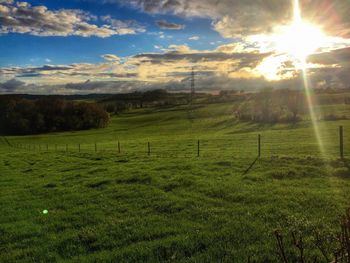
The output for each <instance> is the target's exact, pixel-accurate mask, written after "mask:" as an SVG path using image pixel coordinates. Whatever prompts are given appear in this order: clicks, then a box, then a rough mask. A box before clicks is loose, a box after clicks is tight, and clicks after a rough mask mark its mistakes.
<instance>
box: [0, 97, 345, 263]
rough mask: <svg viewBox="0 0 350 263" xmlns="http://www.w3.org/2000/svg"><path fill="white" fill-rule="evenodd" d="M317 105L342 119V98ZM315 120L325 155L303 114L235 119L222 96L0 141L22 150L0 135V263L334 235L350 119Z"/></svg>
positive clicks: (222, 250) (219, 256)
mask: <svg viewBox="0 0 350 263" xmlns="http://www.w3.org/2000/svg"><path fill="white" fill-rule="evenodd" d="M319 110H320V111H327V112H331V113H334V114H338V115H344V116H345V117H349V118H350V105H336V106H334V105H323V106H322V107H321V108H320V109H319ZM341 125H342V126H343V127H344V131H345V137H344V146H345V157H346V161H345V162H343V161H340V160H339V136H338V129H339V126H341ZM318 126H319V131H320V137H321V140H322V142H323V148H322V151H320V148H319V145H318V143H317V140H316V137H315V133H314V129H313V127H312V125H311V123H310V122H309V121H303V122H300V123H297V124H295V125H292V124H278V125H258V124H251V123H239V122H237V121H236V120H234V118H233V117H232V104H229V103H222V104H211V105H207V106H204V105H202V106H201V105H197V107H196V109H195V110H193V111H191V112H189V111H188V109H187V107H185V106H178V107H172V108H164V109H159V108H158V109H156V108H149V109H140V110H134V111H131V112H128V113H125V114H123V115H120V116H114V117H113V118H112V122H111V124H110V126H109V127H108V128H106V129H99V130H90V131H81V132H66V133H57V134H49V135H36V136H19V137H7V140H8V141H9V142H10V144H12V145H14V146H21V148H20V149H19V148H14V147H9V146H8V145H7V144H6V141H5V140H4V139H2V140H1V141H0V156H1V158H0V171H1V173H0V188H1V194H0V203H1V205H0V214H1V216H0V262H17V261H22V262H59V261H67V262H105V261H107V262H144V261H149V262H172V261H176V262H220V261H221V262H233V261H234V262H247V259H248V256H251V260H252V261H253V262H254V261H255V262H276V260H277V258H276V249H275V246H276V245H275V240H274V238H273V235H272V233H273V230H274V229H276V228H279V227H281V228H283V229H285V230H288V229H290V228H293V227H294V228H298V229H300V230H304V231H305V235H306V236H311V234H310V229H312V228H313V227H317V228H319V229H320V230H322V233H325V234H327V233H328V232H334V231H336V230H338V221H339V217H340V215H341V214H342V213H343V211H344V209H345V208H346V207H348V206H350V201H349V200H350V171H349V165H350V162H349V158H350V136H349V135H348V134H350V133H349V132H350V121H349V120H339V121H320V122H319V123H318ZM258 134H260V135H261V138H262V141H261V142H262V148H261V154H262V156H261V158H260V159H259V160H258V161H257V162H256V163H255V165H254V166H252V168H251V169H250V170H249V171H248V168H249V167H250V165H251V164H252V163H253V162H254V160H255V159H256V157H257V154H258V150H257V137H258ZM198 140H199V141H200V157H197V150H198V149H197V141H198ZM118 141H119V142H120V146H121V153H118V146H117V145H118ZM148 142H149V143H150V146H151V153H150V156H148V148H147V143H148ZM95 143H96V147H97V149H96V150H97V151H96V152H95ZM79 144H80V152H79V151H78V150H79ZM39 147H40V150H39ZM46 147H48V150H47V148H46ZM66 147H68V151H66ZM45 209H47V210H48V213H47V214H43V210H45ZM308 242H309V243H308ZM306 243H307V244H308V245H309V246H310V247H309V250H308V252H307V253H309V254H308V256H315V255H317V256H318V257H319V258H320V259H321V257H322V256H321V255H320V252H319V251H318V250H317V249H315V248H314V247H312V246H311V244H312V242H311V240H310V239H308V240H306ZM288 253H290V257H291V258H293V256H292V254H293V251H289V252H288ZM320 262H323V261H320Z"/></svg>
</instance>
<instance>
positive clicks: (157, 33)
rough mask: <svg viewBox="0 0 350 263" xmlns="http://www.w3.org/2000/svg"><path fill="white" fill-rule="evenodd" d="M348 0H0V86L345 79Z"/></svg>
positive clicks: (44, 90) (8, 89) (64, 90)
mask: <svg viewBox="0 0 350 263" xmlns="http://www.w3.org/2000/svg"><path fill="white" fill-rule="evenodd" d="M348 14H350V1H348V0H333V1H332V0H300V1H297V0H265V1H260V0H216V1H213V0H191V1H190V0H50V1H49V0H31V1H15V0H0V93H1V94H7V93H30V94H88V93H120V92H131V91H135V90H148V89H157V88H164V89H167V90H168V91H187V90H189V89H190V81H189V78H190V73H191V71H192V69H193V70H194V72H195V76H196V88H197V89H198V90H201V91H206V92H217V91H219V90H231V89H235V90H256V89H260V88H264V87H276V88H300V87H301V86H302V76H303V72H306V75H307V76H308V79H309V81H310V84H311V85H310V86H311V87H312V88H326V87H332V88H348V87H350V74H349V69H350V16H349V15H348Z"/></svg>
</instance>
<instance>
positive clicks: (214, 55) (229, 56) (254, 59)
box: [134, 51, 270, 69]
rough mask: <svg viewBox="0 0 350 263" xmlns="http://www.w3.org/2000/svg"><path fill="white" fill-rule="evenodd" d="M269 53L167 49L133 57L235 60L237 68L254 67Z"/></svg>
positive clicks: (151, 60)
mask: <svg viewBox="0 0 350 263" xmlns="http://www.w3.org/2000/svg"><path fill="white" fill-rule="evenodd" d="M269 55H270V53H264V54H260V53H224V52H215V51H214V52H189V53H183V52H179V51H169V52H166V53H150V54H147V53H145V54H139V55H136V56H134V58H138V59H139V63H144V62H148V63H152V64H163V63H168V62H176V61H181V60H186V61H188V62H190V63H199V62H201V63H204V62H223V61H237V69H239V68H242V67H251V68H253V67H256V66H257V64H258V63H260V62H261V61H262V60H263V59H264V58H266V57H267V56H269Z"/></svg>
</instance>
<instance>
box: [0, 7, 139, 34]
mask: <svg viewBox="0 0 350 263" xmlns="http://www.w3.org/2000/svg"><path fill="white" fill-rule="evenodd" d="M96 19H97V17H95V16H93V15H92V14H90V13H87V12H84V11H81V10H77V9H74V10H73V9H60V10H49V9H48V8H47V7H46V6H31V5H30V4H29V3H27V2H17V3H16V4H15V3H13V2H11V1H7V2H4V1H2V4H0V34H1V33H2V34H6V33H10V32H12V33H21V34H24V33H27V34H31V35H36V36H70V35H76V36H82V37H89V36H97V37H102V38H104V37H110V36H113V35H126V34H136V33H138V32H144V31H145V29H144V27H142V26H140V25H138V24H137V23H136V22H134V21H120V20H116V19H112V18H111V17H108V16H107V17H103V18H102V21H103V22H104V24H103V25H101V26H99V25H96V24H94V23H93V22H95V20H96Z"/></svg>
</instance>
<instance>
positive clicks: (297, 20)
mask: <svg viewBox="0 0 350 263" xmlns="http://www.w3.org/2000/svg"><path fill="white" fill-rule="evenodd" d="M293 24H294V25H295V26H300V25H303V21H302V17H301V10H300V6H299V0H294V21H293ZM299 41H300V42H301V41H303V40H302V39H299ZM315 48H316V46H315ZM306 50H307V49H306ZM315 50H316V49H315ZM315 50H313V51H315ZM313 51H311V52H313ZM307 52H308V50H307ZM307 52H305V51H300V52H299V51H297V52H296V53H295V55H296V59H298V60H299V62H300V64H301V65H302V72H303V81H304V90H305V94H306V100H307V104H308V108H309V113H310V119H311V122H312V125H313V128H314V132H315V136H316V140H317V143H318V146H319V149H320V152H321V155H322V157H324V155H325V152H324V147H323V142H322V139H321V132H320V129H319V127H318V123H317V117H316V113H315V109H314V104H315V102H314V101H312V92H311V89H310V85H309V80H308V77H307V63H306V59H307V56H308V55H309V54H307Z"/></svg>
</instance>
